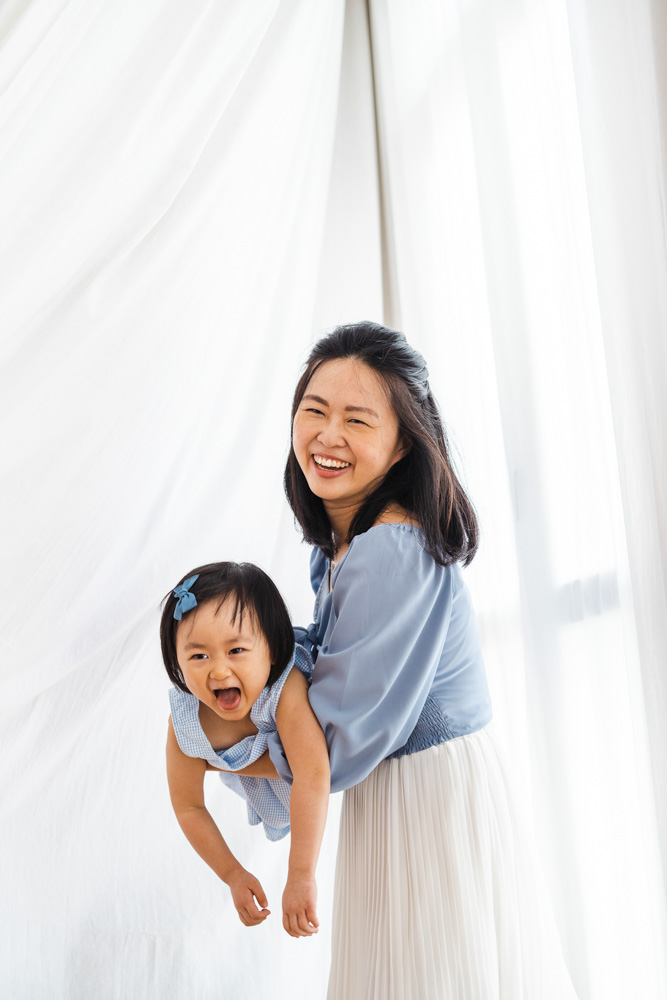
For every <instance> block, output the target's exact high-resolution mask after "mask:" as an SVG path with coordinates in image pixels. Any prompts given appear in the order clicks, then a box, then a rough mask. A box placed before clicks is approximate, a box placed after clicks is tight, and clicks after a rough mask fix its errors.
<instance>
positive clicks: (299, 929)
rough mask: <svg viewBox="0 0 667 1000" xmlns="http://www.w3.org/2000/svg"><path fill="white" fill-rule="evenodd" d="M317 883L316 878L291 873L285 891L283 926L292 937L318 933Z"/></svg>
mask: <svg viewBox="0 0 667 1000" xmlns="http://www.w3.org/2000/svg"><path fill="white" fill-rule="evenodd" d="M316 906H317V883H316V882H315V879H314V878H308V877H306V876H302V875H290V876H288V879H287V885H286V886H285V891H284V893H283V927H284V928H285V930H286V931H287V933H288V934H289V935H290V936H291V937H310V935H311V934H317V932H318V930H319V927H320V922H319V920H318V919H317V910H316Z"/></svg>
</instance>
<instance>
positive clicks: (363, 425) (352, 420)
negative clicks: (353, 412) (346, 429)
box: [350, 417, 368, 427]
mask: <svg viewBox="0 0 667 1000" xmlns="http://www.w3.org/2000/svg"><path fill="white" fill-rule="evenodd" d="M350 423H351V424H361V426H362V427H368V424H367V423H366V421H365V420H358V419H357V418H356V417H350Z"/></svg>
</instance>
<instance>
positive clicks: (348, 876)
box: [327, 724, 576, 1000]
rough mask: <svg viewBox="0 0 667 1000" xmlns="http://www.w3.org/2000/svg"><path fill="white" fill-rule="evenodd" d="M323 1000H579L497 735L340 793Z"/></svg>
mask: <svg viewBox="0 0 667 1000" xmlns="http://www.w3.org/2000/svg"><path fill="white" fill-rule="evenodd" d="M327 1000H576V994H575V991H574V987H573V986H572V982H571V979H570V976H569V973H568V971H567V968H566V965H565V962H564V958H563V954H562V949H561V943H560V939H559V936H558V931H557V928H556V925H555V922H554V918H553V913H552V908H551V902H550V899H549V896H548V891H547V889H546V885H545V882H544V879H543V876H542V872H541V868H540V864H539V861H538V860H537V857H536V855H535V851H534V849H533V846H532V844H531V842H530V838H529V837H528V835H527V833H526V831H525V829H524V827H523V826H522V823H521V821H520V819H519V817H518V815H517V811H516V808H515V806H514V803H513V793H512V790H511V786H510V783H509V778H508V774H507V770H506V767H505V765H504V763H503V761H502V754H501V752H499V748H498V745H497V741H496V740H495V737H494V730H493V724H490V725H489V726H487V727H485V728H484V729H481V730H479V731H478V732H476V733H472V734H470V735H466V736H460V737H457V738H456V739H453V740H448V741H447V742H445V743H441V744H439V745H438V746H435V747H430V748H429V749H428V750H422V751H420V752H419V753H415V754H410V755H408V756H406V757H401V758H399V759H397V760H385V761H383V762H382V763H381V764H380V765H379V766H378V767H377V768H376V769H375V770H374V771H373V772H372V773H371V774H370V775H369V776H368V778H366V779H365V780H364V781H362V782H361V783H360V784H359V785H356V786H355V787H354V788H351V789H349V790H348V791H346V792H345V795H344V799H343V808H342V813H341V826H340V838H339V847H338V859H337V864H336V877H335V902H334V920H333V941H332V960H331V973H330V979H329V989H328V994H327Z"/></svg>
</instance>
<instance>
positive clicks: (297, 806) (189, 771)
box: [160, 562, 330, 937]
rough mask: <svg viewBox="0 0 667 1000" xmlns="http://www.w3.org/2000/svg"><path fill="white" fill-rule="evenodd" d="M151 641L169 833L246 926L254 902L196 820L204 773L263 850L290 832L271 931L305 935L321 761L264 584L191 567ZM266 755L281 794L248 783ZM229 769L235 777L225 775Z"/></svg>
mask: <svg viewBox="0 0 667 1000" xmlns="http://www.w3.org/2000/svg"><path fill="white" fill-rule="evenodd" d="M160 639H161V644H162V657H163V659H164V664H165V667H166V669H167V673H168V674H169V677H170V678H171V680H172V681H173V683H174V685H175V687H174V688H173V689H172V690H171V692H170V702H171V717H170V720H169V728H168V735H167V777H168V781H169V793H170V796H171V802H172V805H173V807H174V812H175V813H176V818H177V819H178V822H179V824H180V826H181V829H182V830H183V832H184V833H185V836H186V837H187V838H188V840H189V841H190V843H191V844H192V846H193V847H194V849H195V850H196V851H197V853H198V854H199V855H200V856H201V857H202V858H203V859H204V861H206V863H207V864H208V865H210V867H211V868H212V869H213V871H214V872H215V873H216V875H218V876H219V877H220V878H221V879H222V881H223V882H226V883H227V885H228V886H229V888H230V890H231V893H232V898H233V900H234V906H235V907H236V910H237V912H238V914H239V917H240V919H241V922H242V923H244V924H245V925H246V926H248V927H250V926H254V925H256V924H259V923H261V922H262V921H263V920H265V919H266V917H268V916H269V913H270V911H269V909H268V903H267V900H266V896H265V894H264V890H263V889H262V886H261V885H260V883H259V881H258V880H257V879H256V878H255V877H254V875H252V874H251V873H250V872H248V871H246V870H245V868H243V866H242V865H241V864H240V863H239V862H238V861H237V859H236V858H235V857H234V855H233V854H232V852H231V851H230V849H229V847H228V846H227V844H226V843H225V841H224V839H223V837H222V835H221V833H220V831H219V830H218V828H217V826H216V824H215V822H214V821H213V818H212V817H211V815H210V813H209V812H208V810H207V809H206V806H205V804H204V790H203V784H204V774H205V773H206V771H208V770H217V771H219V772H220V777H221V778H222V780H223V781H224V783H225V784H226V785H228V786H229V787H230V788H232V789H233V790H234V791H236V792H237V793H238V794H240V795H242V796H243V797H244V798H246V800H247V804H248V818H249V821H250V823H251V824H253V825H254V824H257V823H259V822H262V823H263V824H264V830H265V833H266V835H267V837H268V838H269V840H279V839H280V838H281V837H284V836H285V834H286V833H287V832H288V831H289V829H290V824H291V828H292V843H291V847H290V855H289V871H288V878H287V884H286V886H285V891H284V893H283V901H282V902H283V926H284V928H285V930H286V931H287V933H288V934H290V935H291V936H292V937H304V936H308V935H310V934H314V933H316V932H317V930H318V927H319V923H318V919H317V913H316V899H317V889H316V884H315V867H316V864H317V857H318V854H319V850H320V844H321V841H322V834H323V832H324V825H325V820H326V813H327V805H328V799H329V784H330V776H329V758H328V755H327V746H326V740H325V738H324V734H323V732H322V730H321V728H320V726H319V723H318V722H317V719H316V718H315V716H314V714H313V711H312V709H311V708H310V704H309V702H308V680H309V679H310V676H311V674H312V661H311V660H310V657H309V656H308V654H307V653H306V651H305V650H304V649H303V648H302V647H301V646H299V645H296V646H295V643H294V632H293V630H292V626H291V623H290V619H289V614H288V612H287V608H286V607H285V603H284V601H283V600H282V598H281V596H280V594H279V592H278V590H277V588H276V586H275V584H274V583H273V581H272V580H271V579H270V577H268V576H267V575H266V573H264V572H263V571H262V570H261V569H259V568H258V567H257V566H253V565H252V564H251V563H232V562H220V563H211V564H209V565H207V566H200V567H198V568H197V569H195V570H192V571H191V573H189V574H188V575H187V577H186V578H184V579H183V580H182V581H181V582H180V583H179V585H178V586H177V587H176V588H175V590H173V591H172V593H171V594H168V595H167V597H166V598H165V603H164V609H163V613H162V621H161V623H160ZM293 667H297V669H296V670H294V669H293ZM266 750H268V752H269V756H270V757H271V759H272V761H273V762H274V763H275V762H276V761H279V760H280V758H281V757H282V758H283V770H285V764H284V758H286V759H287V762H288V764H289V767H290V769H291V771H292V775H293V781H292V784H291V790H290V784H289V783H288V781H286V780H283V779H278V778H276V779H268V778H262V777H254V776H251V774H252V765H253V764H254V763H255V762H256V761H258V760H259V758H260V757H261V756H262V754H263V753H264V752H265V751H266ZM283 751H284V754H283ZM241 769H243V771H244V773H243V774H234V773H233V772H235V771H236V772H237V771H240V770H241ZM255 900H256V901H257V903H259V905H260V907H261V910H260V909H258V907H257V905H256V902H255Z"/></svg>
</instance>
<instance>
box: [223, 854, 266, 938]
mask: <svg viewBox="0 0 667 1000" xmlns="http://www.w3.org/2000/svg"><path fill="white" fill-rule="evenodd" d="M226 881H227V885H228V886H229V888H230V890H231V893H232V899H233V900H234V906H235V907H236V911H237V913H238V915H239V919H240V921H241V923H242V924H245V925H246V927H256V926H257V924H261V922H262V921H263V920H266V918H267V917H268V915H269V914H270V912H271V911H270V910H269V909H267V907H268V905H269V904H268V902H267V899H266V896H265V894H264V890H263V889H262V887H261V885H260V884H259V881H258V880H257V879H256V878H255V876H254V875H251V874H250V872H247V871H246V870H245V868H240V867H239V868H238V869H237V871H235V872H234V874H233V875H231V876H230V877H229V878H228V879H227V880H226ZM253 897H254V898H253ZM255 899H256V900H257V902H258V903H259V905H260V906H261V907H262V909H261V910H260V909H258V908H257V904H256V903H255Z"/></svg>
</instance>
